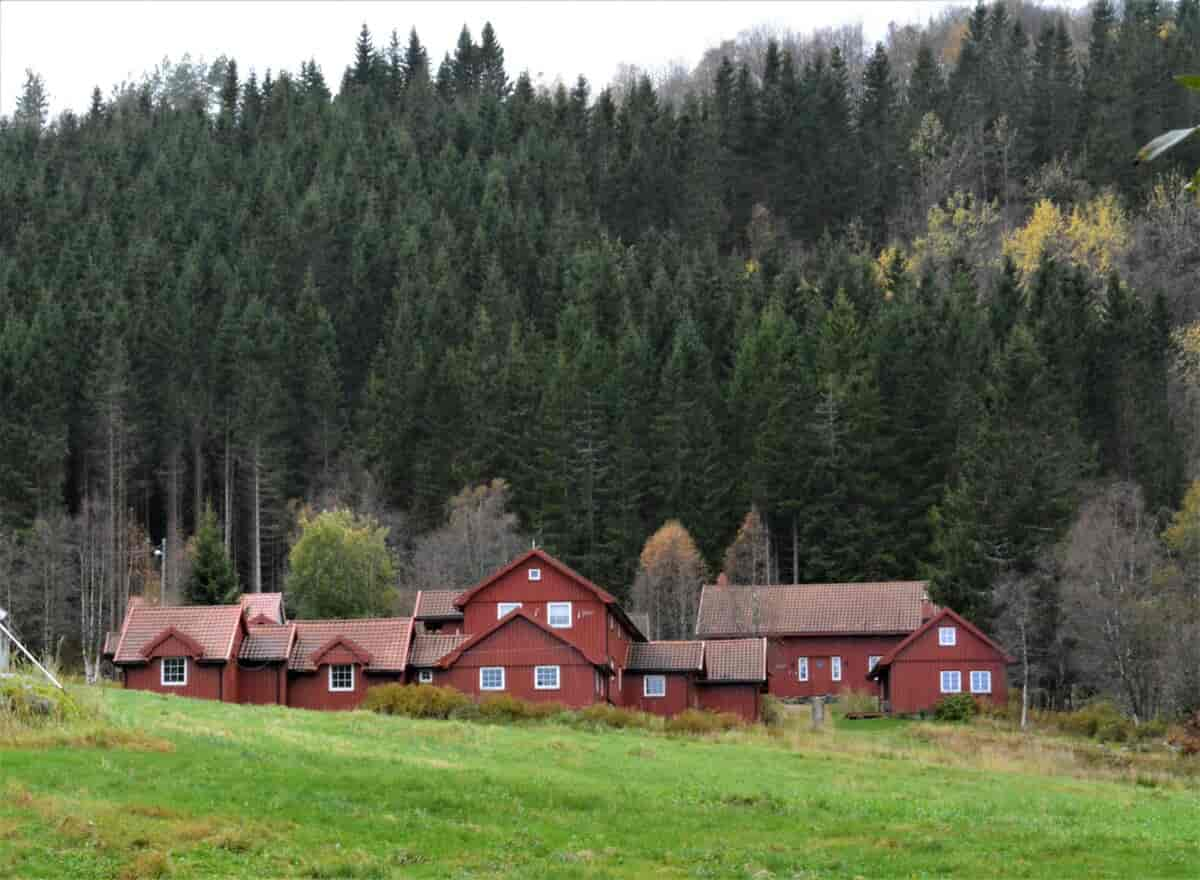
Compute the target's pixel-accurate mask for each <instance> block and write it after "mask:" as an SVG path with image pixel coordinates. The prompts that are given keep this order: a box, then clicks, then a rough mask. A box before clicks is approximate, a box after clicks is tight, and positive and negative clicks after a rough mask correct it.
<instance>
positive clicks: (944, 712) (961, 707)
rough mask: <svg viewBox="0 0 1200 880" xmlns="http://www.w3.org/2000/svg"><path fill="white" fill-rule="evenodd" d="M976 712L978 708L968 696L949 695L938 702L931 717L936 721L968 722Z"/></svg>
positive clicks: (972, 698) (973, 699)
mask: <svg viewBox="0 0 1200 880" xmlns="http://www.w3.org/2000/svg"><path fill="white" fill-rule="evenodd" d="M978 711H979V706H978V705H977V704H976V702H975V698H974V697H972V696H971V695H970V694H951V695H950V696H948V697H942V698H941V699H940V700H938V703H937V705H936V706H935V707H934V709H933V717H934V718H936V719H937V720H938V721H955V722H962V721H970V720H971V717H972V716H973V715H974V714H975V713H976V712H978Z"/></svg>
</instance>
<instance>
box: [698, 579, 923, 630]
mask: <svg viewBox="0 0 1200 880" xmlns="http://www.w3.org/2000/svg"><path fill="white" fill-rule="evenodd" d="M927 588H928V583H927V582H926V581H892V582H888V583H850V584H793V585H791V586H754V587H750V586H744V587H738V586H728V587H726V586H712V585H708V586H705V587H704V590H703V592H702V593H701V595H700V611H699V614H698V615H697V620H696V635H698V636H700V637H702V638H703V637H709V636H751V635H819V634H830V635H832V634H841V635H867V634H877V633H892V634H895V633H910V632H912V631H913V630H915V629H917V628H918V627H919V626H920V625H921V623H922V618H923V614H922V611H923V610H924V609H925V608H927V607H928V603H927V598H926V594H927Z"/></svg>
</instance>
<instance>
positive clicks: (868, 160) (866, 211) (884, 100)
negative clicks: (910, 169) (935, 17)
mask: <svg viewBox="0 0 1200 880" xmlns="http://www.w3.org/2000/svg"><path fill="white" fill-rule="evenodd" d="M896 115H897V114H896V91H895V84H894V83H893V81H892V73H891V67H890V66H889V64H888V57H887V52H886V51H884V48H883V43H876V45H875V53H874V54H873V55H872V56H871V60H870V61H869V62H868V63H867V67H866V70H865V71H864V73H863V94H862V99H861V100H860V102H859V110H858V127H857V128H858V138H859V151H860V153H861V155H862V158H863V162H864V167H863V172H864V173H863V174H862V176H861V178H860V186H861V190H860V195H859V199H858V201H859V203H860V204H861V205H862V206H863V209H862V213H863V219H864V220H865V221H866V223H867V229H868V231H869V234H870V236H871V239H872V241H876V242H882V241H884V240H886V238H887V217H888V214H889V213H890V212H891V210H892V209H893V207H894V203H895V199H896V194H897V192H898V190H899V178H900V168H899V162H900V155H901V150H900V142H899V132H898V130H897V129H898V120H897V118H896Z"/></svg>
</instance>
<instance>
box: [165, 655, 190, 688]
mask: <svg viewBox="0 0 1200 880" xmlns="http://www.w3.org/2000/svg"><path fill="white" fill-rule="evenodd" d="M161 681H162V685H163V687H184V686H186V685H187V657H163V659H162V679H161Z"/></svg>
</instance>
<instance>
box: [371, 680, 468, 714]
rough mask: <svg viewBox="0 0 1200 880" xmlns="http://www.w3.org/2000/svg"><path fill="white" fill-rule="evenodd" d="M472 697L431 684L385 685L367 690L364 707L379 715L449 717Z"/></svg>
mask: <svg viewBox="0 0 1200 880" xmlns="http://www.w3.org/2000/svg"><path fill="white" fill-rule="evenodd" d="M470 702H471V698H470V697H468V696H467V695H466V694H464V693H462V692H461V691H456V690H454V689H453V688H442V687H433V686H432V685H412V684H384V685H379V686H378V687H373V688H371V689H369V690H368V691H367V696H366V699H364V700H363V704H362V705H363V708H364V709H368V710H370V711H371V712H378V713H380V714H382V715H406V716H408V717H409V718H449V717H450V716H451V715H452V714H454V713H455V712H456V710H458V709H461V708H462V707H463V706H465V705H467V704H469V703H470Z"/></svg>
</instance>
